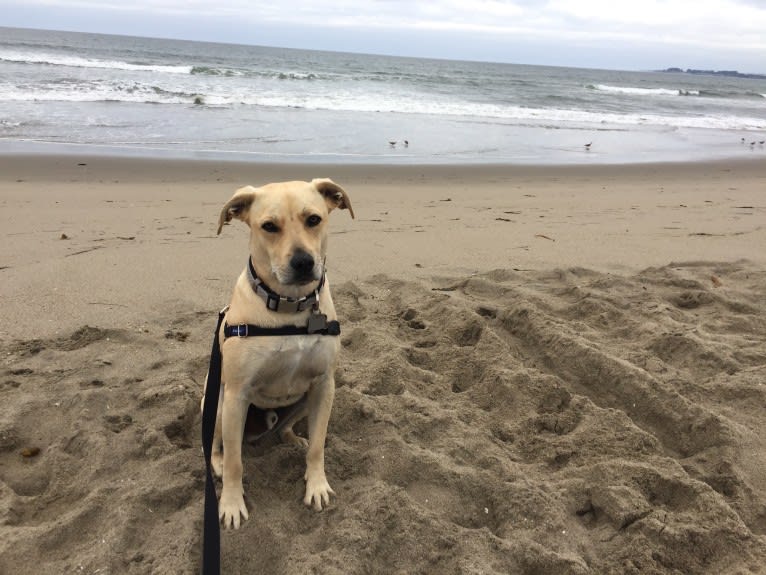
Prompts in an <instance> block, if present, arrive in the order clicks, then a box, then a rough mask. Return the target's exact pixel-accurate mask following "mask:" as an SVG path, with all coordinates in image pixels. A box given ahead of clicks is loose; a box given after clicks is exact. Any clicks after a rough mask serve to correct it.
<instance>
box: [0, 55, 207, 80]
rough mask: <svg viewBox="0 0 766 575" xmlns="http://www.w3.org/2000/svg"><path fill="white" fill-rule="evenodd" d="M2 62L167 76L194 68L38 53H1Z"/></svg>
mask: <svg viewBox="0 0 766 575" xmlns="http://www.w3.org/2000/svg"><path fill="white" fill-rule="evenodd" d="M0 61H5V62H13V63H17V64H43V65H51V66H66V67H70V68H102V69H108V70H109V69H111V70H126V71H140V72H163V73H167V74H191V73H192V69H193V67H192V66H170V65H161V64H144V63H130V62H123V61H120V60H98V59H94V58H82V57H79V56H64V55H59V54H46V53H37V52H16V51H11V50H3V51H0Z"/></svg>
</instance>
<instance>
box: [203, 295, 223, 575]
mask: <svg viewBox="0 0 766 575" xmlns="http://www.w3.org/2000/svg"><path fill="white" fill-rule="evenodd" d="M226 310H227V308H224V309H222V310H221V312H220V313H219V314H218V324H217V325H216V326H215V337H213V349H212V350H211V352H210V367H209V368H208V372H207V386H206V387H205V402H204V404H203V406H202V451H203V452H204V454H205V465H206V466H207V475H206V477H205V518H204V525H203V533H204V536H203V537H204V538H203V541H202V575H220V573H221V523H220V520H219V519H218V496H217V495H216V493H215V480H214V479H213V468H212V465H211V463H210V458H211V456H212V452H213V435H214V434H215V419H216V416H217V414H218V396H219V395H220V392H221V347H220V345H219V341H218V340H219V337H218V333H219V332H220V331H221V324H222V323H223V318H224V317H226Z"/></svg>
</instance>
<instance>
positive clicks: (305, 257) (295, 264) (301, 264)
mask: <svg viewBox="0 0 766 575" xmlns="http://www.w3.org/2000/svg"><path fill="white" fill-rule="evenodd" d="M290 267H291V268H293V270H294V271H295V274H296V276H298V277H299V278H302V279H307V278H312V279H313V275H314V258H313V256H312V255H311V254H310V253H307V252H304V251H303V250H296V251H295V253H294V254H293V257H291V258H290Z"/></svg>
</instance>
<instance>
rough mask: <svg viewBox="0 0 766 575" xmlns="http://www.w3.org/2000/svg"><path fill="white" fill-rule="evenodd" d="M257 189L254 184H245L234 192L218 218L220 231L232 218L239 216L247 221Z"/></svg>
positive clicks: (219, 231)
mask: <svg viewBox="0 0 766 575" xmlns="http://www.w3.org/2000/svg"><path fill="white" fill-rule="evenodd" d="M255 192H256V189H255V188H254V187H253V186H245V187H244V188H240V189H238V190H237V191H236V192H234V195H233V196H232V197H231V199H230V200H229V201H228V202H226V205H225V206H224V207H223V209H222V210H221V215H220V216H219V218H218V233H219V234H220V233H221V229H222V228H223V224H225V223H226V222H230V221H231V219H232V218H237V219H239V220H242V221H243V222H245V223H247V215H248V213H249V212H250V205H251V204H252V203H253V200H254V199H255Z"/></svg>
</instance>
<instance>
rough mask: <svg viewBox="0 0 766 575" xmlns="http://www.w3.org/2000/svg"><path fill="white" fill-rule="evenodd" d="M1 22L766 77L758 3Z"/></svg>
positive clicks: (114, 14) (189, 10) (210, 12)
mask: <svg viewBox="0 0 766 575" xmlns="http://www.w3.org/2000/svg"><path fill="white" fill-rule="evenodd" d="M0 26H10V27H21V28H43V29H54V30H72V31H80V32H101V33H107V34H125V35H131V36H151V37H159V38H179V39H185V40H200V41H212V42H230V43H236V44H254V45H262V46H279V47H289V48H305V49H315V50H335V51H346V52H362V53H372V54H388V55H397V56H416V57H429V58H447V59H458V60H480V61H491V62H510V63H516V64H541V65H553V66H575V67H584V68H607V69H618V70H620V69H622V70H656V69H664V68H668V67H680V68H696V69H715V70H739V71H740V72H756V73H766V0H548V1H534V0H281V1H280V0H266V1H261V0H129V1H125V0H0ZM0 34H1V32H0ZM1 41H2V37H1V36H0V42H1Z"/></svg>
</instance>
